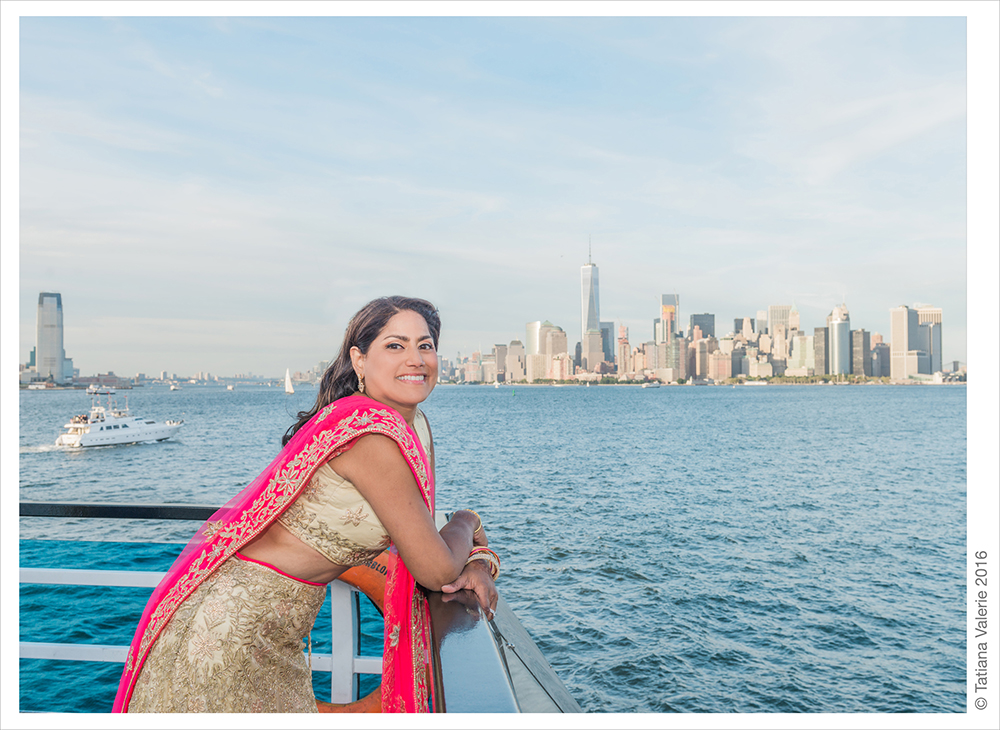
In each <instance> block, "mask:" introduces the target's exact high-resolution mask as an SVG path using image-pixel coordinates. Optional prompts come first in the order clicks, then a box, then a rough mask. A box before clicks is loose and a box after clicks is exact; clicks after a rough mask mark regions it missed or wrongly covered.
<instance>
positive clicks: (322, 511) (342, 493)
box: [278, 410, 430, 565]
mask: <svg viewBox="0 0 1000 730" xmlns="http://www.w3.org/2000/svg"><path fill="white" fill-rule="evenodd" d="M414 430H415V431H416V433H417V437H418V438H419V439H420V443H421V445H422V446H423V447H424V450H425V451H428V450H429V448H430V430H429V428H428V426H427V419H426V417H425V416H424V414H423V413H422V412H421V411H419V410H418V411H417V416H416V418H415V419H414ZM428 453H429V451H428ZM278 522H280V523H281V525H282V527H284V528H285V529H287V530H288V531H289V532H291V533H292V534H293V535H295V536H296V537H297V538H299V539H300V540H302V542H304V543H305V544H306V545H308V546H309V547H311V548H313V549H314V550H315V551H316V552H318V553H319V554H320V555H322V556H323V557H325V558H326V559H327V560H329V561H330V562H332V563H336V564H337V565H360V564H361V563H364V562H365V561H367V560H371V559H372V558H374V557H375V556H377V555H378V554H379V553H381V552H382V551H383V550H385V549H386V548H387V547H389V535H388V534H386V531H385V528H384V527H383V526H382V523H381V522H379V519H378V517H376V516H375V511H374V510H373V509H372V508H371V505H369V504H368V501H367V500H366V499H365V498H364V497H362V496H361V493H360V492H358V489H357V487H355V486H354V485H353V484H351V482H350V481H348V480H347V479H344V477H342V476H340V475H339V474H337V472H335V471H334V470H333V467H331V466H330V465H329V464H323V465H322V466H320V467H319V468H318V469H317V470H316V473H315V474H314V475H313V478H312V480H310V482H309V484H308V485H306V488H305V489H304V490H302V494H300V495H299V497H298V499H296V500H295V502H293V503H292V505H291V506H290V507H289V508H288V509H287V510H285V512H284V513H282V514H281V516H280V517H278Z"/></svg>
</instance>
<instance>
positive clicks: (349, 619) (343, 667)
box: [19, 502, 581, 712]
mask: <svg viewBox="0 0 1000 730" xmlns="http://www.w3.org/2000/svg"><path fill="white" fill-rule="evenodd" d="M216 509H217V508H216V507H212V506H206V505H149V504H147V505H125V504H78V503H52V502H21V503H20V515H21V516H22V517H76V518H80V517H85V518H129V519H167V520H178V519H180V520H199V521H204V520H206V519H208V518H209V517H211V515H212V514H213V513H214V512H215V511H216ZM437 517H438V522H439V527H440V526H442V525H443V524H444V523H445V522H446V521H447V514H446V513H444V512H440V511H439V512H438V514H437ZM163 575H164V573H162V572H154V571H128V570H82V569H71V568H20V582H21V583H22V584H43V585H79V586H107V587H124V588H149V589H150V590H152V589H153V588H155V587H156V586H157V585H158V584H159V582H160V580H161V579H162V577H163ZM328 590H329V593H328V595H329V600H330V606H331V618H332V626H331V637H330V640H331V651H330V653H329V654H318V653H314V654H312V656H311V666H312V669H313V670H315V671H320V672H330V701H331V702H334V703H338V704H344V703H349V702H354V701H356V700H357V699H359V696H358V695H359V677H360V675H363V674H368V675H380V674H381V673H382V658H381V657H377V656H362V655H361V654H360V644H361V602H360V599H361V594H360V593H359V592H358V590H357V589H355V588H353V587H351V586H348V585H347V584H346V583H341V582H340V581H334V582H333V583H331V584H330V585H329V589H328ZM428 601H429V608H430V614H431V640H432V643H433V646H432V655H433V656H432V662H431V666H432V675H433V676H432V681H433V682H434V699H435V706H434V710H435V711H436V712H445V711H448V712H580V711H581V709H580V706H579V705H578V704H577V703H576V701H575V700H574V699H573V698H572V696H571V695H570V694H569V692H568V691H567V690H566V687H565V686H564V685H563V683H562V682H561V681H560V680H559V678H558V677H557V676H556V674H555V672H554V671H553V670H552V667H551V666H549V664H548V662H547V661H546V660H545V657H544V656H543V655H542V653H541V652H540V651H539V649H538V647H537V646H535V643H534V641H532V639H531V638H530V637H529V636H528V634H527V632H526V631H525V630H524V627H523V626H522V625H521V623H520V621H518V619H517V617H516V616H515V615H514V612H513V611H511V610H510V608H509V607H508V606H507V603H506V602H505V601H504V599H503V597H502V596H501V598H500V601H499V605H498V606H497V610H496V615H495V616H494V618H493V620H491V621H488V620H487V619H486V617H485V615H484V614H483V612H482V610H481V609H480V608H479V606H478V604H477V603H476V601H475V597H474V596H473V595H472V593H471V591H462V592H460V593H458V594H453V595H452V596H448V597H446V596H444V595H443V594H440V593H431V594H430V595H429V599H428ZM19 649H20V658H22V659H59V660H68V661H98V662H121V663H124V662H125V659H126V657H127V654H128V647H127V646H108V645H101V644H68V643H42V642H28V641H22V642H20V644H19Z"/></svg>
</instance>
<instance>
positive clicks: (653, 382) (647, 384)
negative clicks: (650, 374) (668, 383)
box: [642, 380, 660, 388]
mask: <svg viewBox="0 0 1000 730" xmlns="http://www.w3.org/2000/svg"><path fill="white" fill-rule="evenodd" d="M642 387H643V388H659V387H660V383H659V381H657V380H648V381H646V382H645V383H643V384H642Z"/></svg>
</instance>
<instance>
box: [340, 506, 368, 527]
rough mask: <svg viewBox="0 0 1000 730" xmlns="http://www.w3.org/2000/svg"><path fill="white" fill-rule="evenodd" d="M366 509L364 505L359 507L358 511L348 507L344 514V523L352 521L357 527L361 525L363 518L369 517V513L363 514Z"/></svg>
mask: <svg viewBox="0 0 1000 730" xmlns="http://www.w3.org/2000/svg"><path fill="white" fill-rule="evenodd" d="M364 510H365V508H364V506H361V507H358V509H357V511H356V512H352V511H351V510H350V509H348V510H347V511H346V512H345V513H344V516H343V518H342V519H343V520H344V524H345V525H346V524H347V523H348V522H350V523H352V524H353V525H354V526H355V527H357V526H358V525H360V524H361V522H362V521H363V520H367V519H368V515H366V514H362V513H363V512H364Z"/></svg>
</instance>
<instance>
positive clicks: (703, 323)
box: [691, 312, 715, 337]
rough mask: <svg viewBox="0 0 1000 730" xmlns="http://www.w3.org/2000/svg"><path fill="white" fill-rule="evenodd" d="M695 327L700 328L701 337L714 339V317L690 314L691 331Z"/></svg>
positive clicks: (706, 314) (711, 315) (705, 314)
mask: <svg viewBox="0 0 1000 730" xmlns="http://www.w3.org/2000/svg"><path fill="white" fill-rule="evenodd" d="M695 327H700V328H701V336H702V337H715V315H714V314H708V313H707V312H706V313H704V314H692V315H691V329H692V330H693V329H694V328H695Z"/></svg>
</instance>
